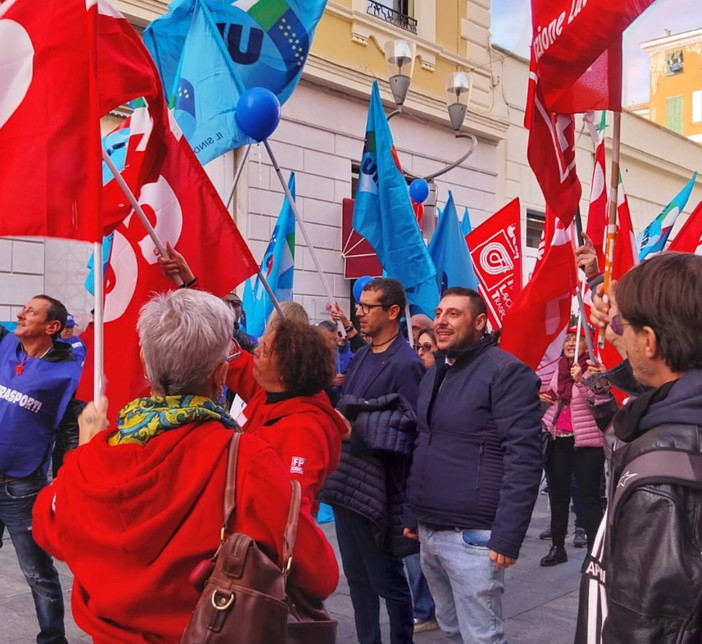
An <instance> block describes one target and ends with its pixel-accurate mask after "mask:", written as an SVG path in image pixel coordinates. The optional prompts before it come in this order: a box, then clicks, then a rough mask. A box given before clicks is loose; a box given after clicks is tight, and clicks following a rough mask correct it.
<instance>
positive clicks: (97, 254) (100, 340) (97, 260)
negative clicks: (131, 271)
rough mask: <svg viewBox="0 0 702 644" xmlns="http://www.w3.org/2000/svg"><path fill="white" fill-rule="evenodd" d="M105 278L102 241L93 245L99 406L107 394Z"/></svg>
mask: <svg viewBox="0 0 702 644" xmlns="http://www.w3.org/2000/svg"><path fill="white" fill-rule="evenodd" d="M104 280H105V277H104V274H103V269H102V240H100V241H96V242H94V243H93V282H94V286H93V292H94V298H95V302H94V307H93V308H94V318H93V332H94V336H93V337H94V342H93V400H94V401H95V404H96V405H97V404H98V403H99V401H100V399H101V398H102V396H103V395H104V394H105V369H104V364H105V333H104V331H105V327H104V315H103V287H104V283H105V281H104Z"/></svg>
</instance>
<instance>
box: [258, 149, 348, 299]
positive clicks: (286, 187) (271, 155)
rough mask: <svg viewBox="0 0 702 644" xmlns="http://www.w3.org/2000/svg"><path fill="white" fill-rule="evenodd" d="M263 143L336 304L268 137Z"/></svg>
mask: <svg viewBox="0 0 702 644" xmlns="http://www.w3.org/2000/svg"><path fill="white" fill-rule="evenodd" d="M263 145H265V146H266V150H267V152H268V156H269V157H270V159H271V163H272V164H273V168H274V169H275V173H276V175H277V176H278V181H280V185H281V186H283V191H284V192H285V196H286V197H287V199H288V203H289V204H290V208H291V209H292V211H293V213H294V215H295V220H296V221H297V224H298V226H300V230H301V231H302V236H303V237H304V238H305V243H306V244H307V248H309V250H310V255H311V256H312V261H313V262H314V265H315V268H316V269H317V273H318V274H319V278H320V279H321V280H322V286H323V287H324V291H325V292H326V294H327V297H328V298H329V301H330V302H332V303H334V304H336V300H335V299H334V295H332V292H331V288H329V282H327V278H326V277H325V276H324V273H323V272H322V266H321V265H320V263H319V258H318V257H317V254H316V253H315V251H314V247H313V246H312V241H311V240H310V238H309V235H308V234H307V229H306V228H305V224H304V222H303V221H302V216H301V215H300V212H299V210H298V209H297V204H296V203H295V199H293V196H292V193H291V192H290V189H289V188H288V184H287V183H286V182H285V179H284V178H283V173H282V172H281V170H280V166H279V165H278V161H277V160H276V158H275V155H274V154H273V150H272V149H271V144H270V143H269V142H268V139H264V141H263Z"/></svg>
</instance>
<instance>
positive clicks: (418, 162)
mask: <svg viewBox="0 0 702 644" xmlns="http://www.w3.org/2000/svg"><path fill="white" fill-rule="evenodd" d="M116 4H117V5H118V7H119V8H120V9H121V10H122V11H123V12H124V13H125V15H127V17H128V18H129V19H130V20H131V21H132V22H133V23H134V24H135V25H136V26H139V27H143V26H144V25H145V24H146V23H148V21H149V20H151V19H153V18H154V17H156V16H157V15H158V14H160V13H162V12H164V11H165V10H166V5H165V3H163V2H160V1H156V0H150V1H147V0H120V1H119V2H117V3H116ZM449 5H450V6H449ZM395 39H411V40H413V41H414V42H415V43H416V46H417V54H416V64H415V71H414V76H413V78H412V83H411V87H410V90H409V94H408V97H407V100H406V102H405V106H404V110H403V113H402V114H400V115H398V116H396V117H394V118H393V119H392V121H391V127H392V131H393V136H394V141H395V146H396V149H397V152H398V155H399V158H400V161H401V163H402V166H403V169H404V170H406V171H407V172H408V173H411V174H413V175H416V176H426V175H427V174H430V173H434V172H436V171H437V170H439V169H441V168H443V167H444V166H446V165H447V164H450V163H452V162H453V161H454V160H456V159H458V158H460V157H461V155H462V154H463V153H464V152H465V150H466V140H465V139H460V138H456V137H454V134H453V131H452V129H451V127H450V125H449V121H448V115H447V112H446V104H445V99H444V97H445V88H444V83H445V77H446V75H447V74H448V73H449V72H455V71H461V70H465V71H468V72H470V74H471V77H472V81H473V90H472V95H471V103H470V108H469V111H468V115H467V117H466V119H465V122H464V125H463V130H464V131H466V132H470V133H472V134H474V135H475V136H476V138H477V140H478V145H477V148H476V150H475V152H474V153H473V154H472V155H471V156H470V157H469V158H468V159H467V160H466V161H464V162H463V163H462V164H461V165H460V166H459V167H457V168H454V169H452V170H450V171H449V172H447V173H445V174H443V175H441V176H440V177H438V178H437V180H436V184H437V188H438V202H439V205H442V204H443V203H445V201H446V199H447V197H448V191H449V190H451V191H452V193H453V196H454V200H455V203H456V206H457V209H458V212H459V214H462V212H463V207H464V206H467V207H468V208H469V210H470V214H471V219H472V223H473V226H474V227H475V226H477V225H479V224H480V223H481V222H482V221H484V220H485V219H486V218H487V217H489V216H490V215H491V214H492V213H493V212H495V211H496V210H497V209H499V208H500V207H502V206H503V205H504V204H505V203H507V201H509V200H511V199H512V198H514V197H520V199H521V203H522V209H523V217H522V218H523V233H526V232H527V228H528V229H529V231H530V235H529V240H530V243H531V244H532V245H537V244H538V226H539V217H542V216H543V212H544V200H543V195H542V194H541V192H540V189H539V186H538V184H537V183H536V180H535V178H534V176H533V174H532V173H531V170H530V168H529V166H528V164H527V160H526V143H527V134H528V133H527V131H526V130H525V129H524V127H523V118H524V104H525V99H526V88H527V74H528V63H527V61H525V60H524V59H522V58H520V57H518V56H516V55H514V54H511V53H510V52H508V51H505V50H502V49H499V48H497V47H492V46H490V2H489V0H459V1H457V2H456V3H448V2H445V1H444V0H422V1H421V2H419V1H416V0H415V2H412V1H411V0H409V1H408V0H383V1H380V2H379V1H375V0H337V1H333V0H330V1H329V3H328V5H327V9H326V11H325V15H324V17H323V18H322V20H321V22H320V24H319V26H318V28H317V32H316V35H315V40H314V44H313V47H312V51H311V53H310V56H309V58H308V61H307V64H306V67H305V71H304V74H303V77H302V80H301V82H300V85H299V86H298V88H297V90H296V91H295V93H294V94H293V96H292V97H291V98H290V99H289V100H288V101H287V102H286V103H285V105H284V106H283V110H282V115H283V116H282V120H281V123H280V125H279V127H278V129H277V130H276V131H275V133H274V134H273V135H272V137H271V146H272V148H273V150H274V152H275V154H276V156H277V159H278V162H279V164H280V166H281V167H282V168H283V170H284V171H285V172H286V173H287V171H295V173H296V176H297V195H298V199H297V202H298V205H299V208H300V211H301V214H302V217H303V219H304V222H305V226H306V229H307V231H308V233H309V236H310V238H311V241H312V244H313V246H314V248H315V253H316V255H317V257H318V259H319V262H320V264H321V266H322V269H323V272H324V274H325V276H326V279H327V281H328V282H329V284H330V286H331V289H332V291H333V294H334V296H335V298H336V299H337V300H338V301H339V303H340V304H341V305H342V306H345V307H347V308H348V306H349V303H350V292H351V282H350V281H349V280H347V279H345V277H344V258H343V255H342V251H343V250H344V240H343V239H342V231H341V228H342V201H343V200H344V199H346V198H350V197H353V194H352V192H353V186H354V185H355V184H354V177H355V173H356V172H357V168H358V165H359V162H360V159H361V156H362V151H363V140H364V133H365V125H366V117H367V110H368V99H369V96H370V89H371V84H372V82H373V80H375V79H378V80H379V82H380V87H381V95H382V97H383V101H384V104H385V107H386V112H390V111H391V110H392V109H394V107H395V106H394V103H393V100H392V96H391V93H390V91H389V85H388V82H387V70H386V63H385V54H384V48H385V44H386V43H387V42H389V41H392V40H395ZM578 128H579V129H580V119H578ZM622 137H623V143H622V171H623V175H624V184H625V187H626V190H627V192H628V195H629V200H630V204H631V209H632V214H633V216H634V224H635V227H636V228H637V230H638V229H640V228H642V227H643V226H645V225H646V224H647V223H648V222H649V221H650V220H651V219H652V218H653V217H654V216H655V215H656V214H657V213H658V212H660V210H661V209H662V208H663V206H664V205H665V204H666V203H667V202H668V201H669V199H670V198H671V197H672V196H673V195H674V194H676V193H677V191H678V190H679V189H680V187H681V186H682V185H683V184H684V183H685V182H686V181H687V180H688V179H689V177H690V174H691V171H692V170H693V169H702V148H701V147H700V146H699V145H698V144H696V143H694V142H693V141H690V140H687V139H685V138H683V137H681V136H678V135H675V134H672V133H670V132H668V131H666V130H665V129H664V128H662V127H659V126H657V125H656V124H654V123H651V122H649V121H646V120H644V119H642V118H640V117H638V116H636V115H633V114H627V113H625V114H624V116H623V125H622ZM609 143H610V144H611V140H609ZM240 158H241V152H236V153H230V154H227V155H225V156H223V157H221V158H219V159H216V160H215V161H213V162H212V163H210V164H208V166H207V170H208V173H209V174H210V176H211V177H212V179H213V181H214V183H215V185H216V187H217V189H218V190H219V193H220V195H228V194H229V192H230V190H231V187H232V183H233V177H234V174H235V170H236V167H237V163H238V162H239V159H240ZM592 159H593V145H592V143H591V141H590V139H589V136H588V135H587V133H584V134H579V135H578V157H577V162H578V173H579V175H580V177H581V180H582V183H583V200H582V202H581V211H582V212H583V213H587V202H588V199H587V197H588V195H589V189H590V188H589V184H590V177H591V174H592ZM700 198H702V183H701V184H700V185H698V186H697V187H696V189H695V191H694V192H693V195H692V198H691V200H690V204H691V206H693V205H694V204H695V203H697V201H699V200H700ZM282 202H283V191H282V188H281V186H280V184H279V183H278V180H277V177H276V175H275V173H274V171H273V168H272V165H271V163H270V160H269V159H268V158H267V156H266V152H265V149H264V148H263V147H262V146H254V148H253V149H252V152H251V154H250V155H249V159H248V161H247V163H246V169H245V172H244V173H243V174H242V178H241V180H240V182H239V184H238V186H237V189H236V194H235V200H234V205H233V208H232V215H233V217H234V219H235V221H236V223H237V225H238V226H239V228H240V229H241V230H242V232H243V234H244V236H245V237H246V239H247V240H248V241H249V244H250V246H251V249H252V251H253V253H254V256H255V257H257V258H260V257H261V256H262V255H263V252H264V250H265V248H266V245H267V243H268V240H269V238H270V234H271V231H272V229H273V227H274V225H275V221H276V218H277V215H278V212H279V211H280V208H281V205H282ZM691 206H690V207H688V208H687V210H686V212H689V211H690V210H691ZM523 237H525V235H523ZM534 239H536V243H534ZM535 252H536V249H535V248H533V247H532V248H526V249H525V256H526V257H527V262H526V265H525V274H527V275H528V274H529V272H530V271H531V266H532V265H533V257H534V256H535ZM89 254H90V248H89V246H88V245H86V244H81V243H77V242H66V241H61V240H45V241H44V240H24V239H22V240H11V239H2V240H0V320H11V319H13V318H14V315H15V314H16V312H17V310H18V308H19V306H21V304H22V303H23V302H24V301H25V300H26V299H27V298H28V297H31V296H32V295H33V294H35V293H37V292H42V291H46V292H49V293H51V294H52V295H55V296H57V297H59V298H60V299H63V300H64V301H66V303H67V305H68V307H69V310H71V312H73V313H74V315H76V316H77V318H78V319H79V321H80V322H84V321H85V320H87V317H88V313H87V311H89V310H90V308H92V304H91V300H90V297H89V296H88V295H87V293H85V291H84V290H82V282H83V280H84V278H85V275H86V272H87V270H86V268H85V263H86V261H87V258H88V256H89ZM529 257H531V258H532V260H531V261H529V260H528V258H529ZM295 267H296V270H295V284H294V299H295V300H297V301H299V302H300V303H301V304H303V305H304V306H305V308H306V309H307V310H308V312H309V313H310V315H311V317H312V318H313V319H314V320H321V319H324V318H325V317H326V312H325V306H326V303H327V298H326V296H325V294H324V288H323V285H322V283H321V280H320V278H319V276H318V275H317V273H316V271H315V270H314V263H313V261H312V256H311V255H310V251H309V249H308V248H307V247H306V245H305V243H304V239H303V237H302V235H301V234H300V233H299V230H298V234H297V242H296V257H295Z"/></svg>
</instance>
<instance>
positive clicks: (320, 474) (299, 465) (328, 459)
mask: <svg viewBox="0 0 702 644" xmlns="http://www.w3.org/2000/svg"><path fill="white" fill-rule="evenodd" d="M226 384H227V387H229V389H231V390H232V391H234V392H235V393H237V394H238V395H239V396H241V398H242V399H243V400H244V402H246V403H247V405H246V407H245V408H244V411H243V416H244V417H245V418H246V422H243V419H242V418H239V419H238V420H239V421H240V422H242V425H243V429H244V431H245V432H246V433H248V434H254V435H256V436H258V437H259V438H262V439H263V440H265V441H266V442H267V443H269V444H270V445H272V446H273V448H274V449H275V451H276V452H277V454H278V456H280V460H281V461H283V465H284V466H285V469H286V470H287V471H288V472H289V474H290V478H293V479H297V480H298V481H300V485H301V486H302V498H303V506H304V507H307V508H309V509H311V510H314V509H316V505H317V503H316V501H315V498H316V496H317V493H318V492H319V490H320V488H321V487H322V484H323V483H324V479H325V478H326V477H327V476H328V475H329V474H330V473H331V472H333V471H334V470H335V469H336V466H337V465H338V464H339V456H340V454H341V437H342V436H343V435H344V434H345V433H346V432H347V428H346V425H345V424H344V422H343V420H342V418H341V416H339V414H338V413H337V412H336V411H335V409H334V408H333V407H332V406H331V403H330V402H329V397H328V396H327V395H326V394H325V393H324V392H323V391H320V392H318V393H316V394H314V395H313V396H294V397H293V398H288V399H286V400H282V401H280V402H274V403H271V404H268V403H267V402H266V401H267V394H266V392H265V391H264V390H263V389H262V388H261V387H260V386H259V385H258V384H257V383H256V381H255V380H254V377H253V356H252V355H251V354H250V353H246V352H245V351H243V352H242V354H241V356H239V357H238V358H237V359H236V360H235V361H234V362H233V363H232V364H231V366H230V367H229V373H228V375H227V382H226Z"/></svg>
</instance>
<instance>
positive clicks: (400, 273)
mask: <svg viewBox="0 0 702 644" xmlns="http://www.w3.org/2000/svg"><path fill="white" fill-rule="evenodd" d="M395 158H396V154H395V149H394V147H393V142H392V135H391V133H390V128H389V127H388V120H387V117H386V116H385V112H384V111H383V105H382V103H381V101H380V92H379V90H378V82H377V81H375V82H374V83H373V90H372V92H371V100H370V105H369V107H368V123H367V126H366V140H365V144H364V147H363V158H362V159H361V168H360V174H359V179H358V189H357V191H356V200H355V203H354V208H353V227H354V229H355V230H357V231H358V232H359V233H360V234H361V235H363V236H364V237H365V238H366V239H367V240H368V242H369V243H370V245H371V246H373V248H374V250H375V252H376V255H377V256H378V260H379V261H380V263H381V265H382V267H383V271H384V274H385V275H386V276H387V277H394V278H395V279H397V280H399V281H400V282H402V285H403V286H404V287H405V290H406V291H407V297H408V299H409V301H410V303H411V304H412V305H413V306H414V307H415V309H417V311H414V312H421V313H424V314H426V315H428V316H429V317H434V310H435V309H436V305H437V304H438V303H439V292H438V289H437V287H436V281H435V279H434V277H435V275H436V270H435V269H434V264H433V262H432V261H431V257H430V256H429V252H428V251H427V247H426V245H425V244H424V239H422V234H421V232H420V231H419V226H418V225H417V220H416V218H415V215H414V211H413V210H412V204H411V202H410V197H409V192H408V189H407V182H406V181H405V178H404V177H403V176H402V172H401V171H400V169H399V168H398V166H397V164H396V162H395Z"/></svg>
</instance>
